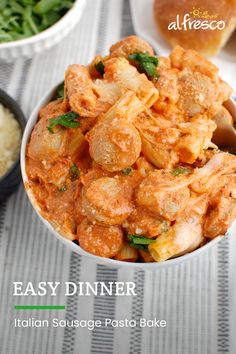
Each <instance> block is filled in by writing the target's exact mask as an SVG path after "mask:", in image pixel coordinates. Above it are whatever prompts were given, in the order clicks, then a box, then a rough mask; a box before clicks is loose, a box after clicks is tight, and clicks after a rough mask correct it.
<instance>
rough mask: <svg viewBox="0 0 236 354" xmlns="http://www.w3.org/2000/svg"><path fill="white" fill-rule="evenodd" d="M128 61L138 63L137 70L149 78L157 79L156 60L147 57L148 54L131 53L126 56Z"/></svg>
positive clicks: (149, 56)
mask: <svg viewBox="0 0 236 354" xmlns="http://www.w3.org/2000/svg"><path fill="white" fill-rule="evenodd" d="M128 59H129V60H131V61H132V60H133V61H136V62H137V63H138V70H139V71H140V72H142V73H144V74H146V75H147V76H148V77H149V78H154V79H155V80H157V79H158V77H159V74H158V73H157V70H156V68H157V65H158V58H157V57H153V56H151V55H149V54H148V53H133V54H130V55H129V56H128Z"/></svg>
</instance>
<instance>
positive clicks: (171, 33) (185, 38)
mask: <svg viewBox="0 0 236 354" xmlns="http://www.w3.org/2000/svg"><path fill="white" fill-rule="evenodd" d="M187 14H189V15H187ZM178 15H179V16H178ZM154 16H155V20H156V23H157V25H158V27H159V30H160V32H161V33H162V35H163V36H164V38H165V39H166V40H167V41H168V42H169V43H170V44H171V45H172V46H175V45H177V44H179V45H181V46H182V47H184V48H186V49H195V50H196V51H198V52H199V53H201V54H203V55H205V56H212V55H215V54H217V53H218V52H219V51H220V49H221V48H222V47H223V46H224V45H225V44H226V42H227V40H228V39H229V37H230V35H231V34H232V32H233V31H234V29H235V28H236V0H220V1H215V0H182V1H177V0H154ZM184 18H185V19H186V20H187V19H189V21H188V22H187V23H186V27H185V28H186V29H185V28H184V25H183V20H184ZM194 20H195V24H194V25H192V26H191V27H190V21H194ZM197 21H198V23H197ZM203 21H204V22H203ZM205 21H207V22H205ZM213 21H214V22H213ZM223 21H224V22H223ZM212 22H213V23H212ZM204 23H205V24H204ZM210 23H212V24H211V27H212V29H210V28H206V27H207V26H209V24H210ZM194 26H196V28H193V27H194ZM202 26H203V27H205V29H203V28H202ZM171 28H172V29H171ZM174 28H175V29H174ZM219 28H223V29H219Z"/></svg>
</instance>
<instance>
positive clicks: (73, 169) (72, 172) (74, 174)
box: [69, 163, 80, 182]
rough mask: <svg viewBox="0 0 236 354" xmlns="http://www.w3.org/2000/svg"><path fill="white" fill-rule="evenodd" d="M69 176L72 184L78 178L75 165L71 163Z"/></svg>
mask: <svg viewBox="0 0 236 354" xmlns="http://www.w3.org/2000/svg"><path fill="white" fill-rule="evenodd" d="M69 176H70V180H71V181H72V182H73V181H75V180H77V179H78V178H79V176H80V171H79V169H78V167H77V166H76V164H75V163H73V165H72V166H71V167H70V169H69Z"/></svg>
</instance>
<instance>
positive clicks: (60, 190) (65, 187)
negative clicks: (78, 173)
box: [58, 186, 67, 192]
mask: <svg viewBox="0 0 236 354" xmlns="http://www.w3.org/2000/svg"><path fill="white" fill-rule="evenodd" d="M58 191H59V192H65V191H67V186H63V187H61V188H58Z"/></svg>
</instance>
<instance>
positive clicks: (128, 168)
mask: <svg viewBox="0 0 236 354" xmlns="http://www.w3.org/2000/svg"><path fill="white" fill-rule="evenodd" d="M121 172H122V173H123V175H125V176H129V175H130V174H132V172H133V169H132V167H127V168H123V170H121Z"/></svg>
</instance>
